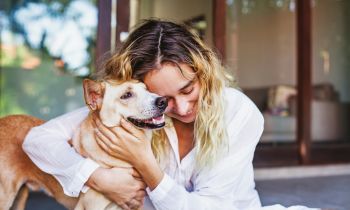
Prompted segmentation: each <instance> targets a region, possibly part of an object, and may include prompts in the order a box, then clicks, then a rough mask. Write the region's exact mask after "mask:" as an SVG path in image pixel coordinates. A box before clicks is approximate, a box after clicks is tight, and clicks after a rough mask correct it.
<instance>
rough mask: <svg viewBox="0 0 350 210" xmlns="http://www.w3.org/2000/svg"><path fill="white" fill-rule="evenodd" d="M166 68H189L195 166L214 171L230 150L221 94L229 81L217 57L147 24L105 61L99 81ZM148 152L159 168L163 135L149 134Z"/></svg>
mask: <svg viewBox="0 0 350 210" xmlns="http://www.w3.org/2000/svg"><path fill="white" fill-rule="evenodd" d="M165 62H167V63H173V64H175V65H177V66H178V65H179V64H187V65H188V66H190V67H191V68H192V69H193V71H194V72H195V74H196V76H197V79H198V81H199V83H200V94H199V98H198V112H197V116H196V119H195V123H194V134H195V135H194V138H195V140H194V142H195V145H194V146H195V147H194V148H195V150H196V166H197V168H198V169H201V168H203V167H207V166H212V165H213V164H215V162H217V161H218V160H219V159H220V157H221V155H223V154H225V151H227V148H228V137H227V133H226V129H227V128H226V125H225V120H224V110H225V107H224V106H225V100H224V96H223V94H224V88H225V87H226V86H228V85H230V84H231V82H233V77H232V76H230V75H229V74H227V73H226V71H225V69H224V67H223V65H222V64H221V63H220V61H219V59H218V57H217V56H216V54H215V53H214V52H213V51H212V50H211V49H210V48H209V47H207V46H206V45H205V44H204V43H203V42H202V40H201V39H200V38H199V37H198V36H197V35H196V34H194V33H192V32H190V30H189V29H188V28H187V27H186V26H184V25H180V24H176V23H173V22H169V21H161V20H155V19H150V20H145V21H144V22H142V23H141V24H140V25H139V26H137V27H136V29H134V30H133V32H132V33H131V34H130V35H129V37H128V39H127V40H126V42H125V43H124V44H123V46H122V47H121V49H120V50H119V51H118V52H117V53H115V54H114V55H112V56H111V58H110V59H108V61H107V62H106V63H105V65H104V66H103V69H102V71H100V73H99V76H98V78H103V79H108V80H109V79H110V80H118V81H126V80H130V79H137V80H140V81H143V79H144V77H145V75H146V74H147V73H148V72H150V71H152V70H154V69H160V67H161V65H162V64H163V63H165ZM180 70H181V69H180ZM152 149H153V153H154V155H155V157H156V158H157V160H158V161H159V162H162V161H164V160H165V159H166V158H167V152H168V149H169V144H168V141H167V137H166V134H165V132H164V129H160V130H157V131H154V132H153V137H152Z"/></svg>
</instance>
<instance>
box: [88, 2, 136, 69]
mask: <svg viewBox="0 0 350 210" xmlns="http://www.w3.org/2000/svg"><path fill="white" fill-rule="evenodd" d="M129 1H130V0H118V1H117V16H116V19H117V20H116V22H117V28H116V37H115V38H116V40H115V44H116V49H117V48H118V47H119V46H120V44H121V42H120V33H121V32H128V31H129V21H130V4H129V3H130V2H129ZM97 5H98V6H97V7H98V26H97V41H96V55H95V66H96V69H97V71H98V70H99V65H100V62H101V60H103V59H104V57H106V56H109V55H108V52H109V51H110V50H111V30H112V28H111V21H112V20H111V18H112V15H111V12H112V11H111V9H112V0H99V1H98V3H97Z"/></svg>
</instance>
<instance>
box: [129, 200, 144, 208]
mask: <svg viewBox="0 0 350 210" xmlns="http://www.w3.org/2000/svg"><path fill="white" fill-rule="evenodd" d="M126 204H127V205H128V206H129V207H130V208H131V209H138V208H139V207H141V206H142V202H141V201H138V200H136V199H132V200H131V201H129V202H127V203H126Z"/></svg>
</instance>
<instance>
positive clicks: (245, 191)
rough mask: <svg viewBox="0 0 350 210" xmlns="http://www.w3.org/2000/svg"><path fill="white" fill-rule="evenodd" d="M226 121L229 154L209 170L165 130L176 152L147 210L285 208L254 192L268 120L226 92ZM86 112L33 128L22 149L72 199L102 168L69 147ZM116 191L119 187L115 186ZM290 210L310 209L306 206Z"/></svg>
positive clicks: (150, 195)
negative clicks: (259, 148)
mask: <svg viewBox="0 0 350 210" xmlns="http://www.w3.org/2000/svg"><path fill="white" fill-rule="evenodd" d="M225 103H226V110H225V122H226V125H227V132H228V136H229V148H228V149H229V153H228V155H225V157H224V158H223V159H220V161H219V162H218V163H216V164H215V165H214V167H212V168H210V169H209V170H205V169H203V170H195V168H194V166H195V152H194V150H192V151H190V152H189V153H188V154H187V155H186V156H185V157H184V158H183V159H182V160H181V161H180V158H179V149H178V139H177V136H176V132H175V129H174V127H171V126H170V127H165V132H166V134H167V137H168V140H169V143H170V146H171V150H170V151H169V152H170V154H169V161H168V164H167V165H166V166H165V167H164V172H165V176H164V177H163V179H162V180H161V182H160V183H159V185H158V186H157V187H156V188H155V189H154V190H153V191H150V190H149V189H148V188H147V189H146V190H147V193H148V196H147V197H146V200H145V205H144V208H143V209H145V210H153V209H158V210H180V209H181V210H197V209H198V210H206V209H208V210H258V209H269V210H280V209H286V208H285V207H283V206H281V205H274V206H268V207H261V203H260V200H259V196H258V193H257V191H256V190H255V183H254V173H253V165H252V160H253V156H254V150H255V147H256V145H257V143H258V141H259V139H260V136H261V134H262V131H263V124H264V119H263V116H262V114H261V113H260V111H259V110H258V109H257V107H256V106H255V105H254V103H253V102H252V101H251V100H250V99H249V98H248V97H247V96H245V95H244V94H243V93H241V92H239V91H238V90H235V89H232V88H226V89H225ZM88 113H89V110H88V109H87V108H86V107H84V108H81V109H78V110H76V111H73V112H71V113H68V114H65V115H62V116H60V117H57V118H55V119H53V120H50V121H48V122H47V123H45V124H43V125H41V126H38V127H35V128H33V129H31V131H30V132H29V133H28V135H27V137H26V139H25V141H24V144H23V148H24V150H25V151H26V153H27V154H28V155H29V157H30V158H31V159H32V160H33V162H34V163H35V164H36V165H37V166H38V167H39V168H40V169H42V170H43V171H45V172H47V173H49V174H52V175H53V176H54V177H55V178H56V179H57V180H58V181H59V183H60V184H61V186H62V187H63V190H64V193H65V194H67V195H69V196H78V195H79V193H80V192H81V191H82V190H83V189H84V184H85V182H86V181H87V179H88V178H89V176H90V175H91V174H92V172H93V171H94V170H95V169H96V168H97V167H98V164H97V163H95V162H94V161H92V160H90V159H85V158H83V157H82V156H80V155H79V154H78V153H77V152H76V151H75V150H74V148H72V147H71V146H70V145H69V144H68V142H67V141H68V140H69V139H71V138H72V136H73V134H74V132H75V130H76V129H77V128H78V126H79V125H80V123H81V122H82V121H83V120H84V119H85V118H86V117H87V115H88ZM116 187H117V186H116ZM288 209H290V210H292V209H293V210H304V209H309V208H306V207H302V206H294V207H290V208H288Z"/></svg>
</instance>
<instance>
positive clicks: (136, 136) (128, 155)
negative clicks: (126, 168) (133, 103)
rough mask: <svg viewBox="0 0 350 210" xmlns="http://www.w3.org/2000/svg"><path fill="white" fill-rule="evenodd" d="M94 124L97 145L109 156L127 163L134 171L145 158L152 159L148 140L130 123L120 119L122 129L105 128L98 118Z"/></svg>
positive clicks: (142, 132)
mask: <svg viewBox="0 0 350 210" xmlns="http://www.w3.org/2000/svg"><path fill="white" fill-rule="evenodd" d="M95 123H96V127H97V129H96V130H95V134H96V137H97V143H98V144H99V146H100V147H101V148H102V149H103V150H104V151H105V152H107V153H108V154H109V155H111V156H113V157H115V158H118V159H121V160H124V161H126V162H129V163H130V164H131V165H133V166H134V167H135V168H136V169H137V168H138V167H139V166H140V165H142V164H143V163H144V160H145V158H152V157H153V158H154V156H153V153H152V148H151V141H150V139H147V136H146V135H145V132H144V131H143V130H140V129H138V128H137V127H135V126H134V125H133V124H131V123H130V122H128V121H126V120H124V119H122V120H121V126H122V127H113V128H107V127H106V126H104V125H103V124H102V123H101V121H100V119H98V118H96V119H95Z"/></svg>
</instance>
